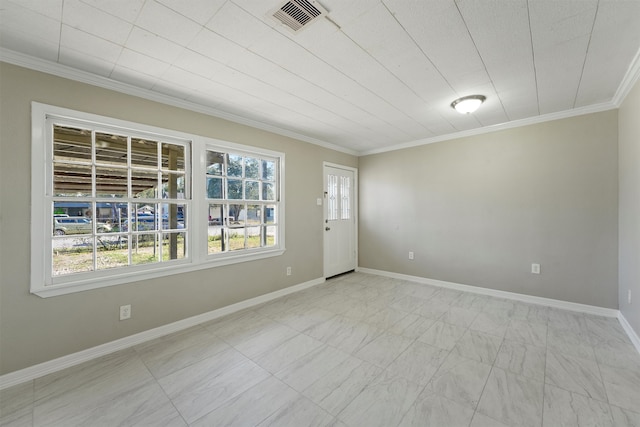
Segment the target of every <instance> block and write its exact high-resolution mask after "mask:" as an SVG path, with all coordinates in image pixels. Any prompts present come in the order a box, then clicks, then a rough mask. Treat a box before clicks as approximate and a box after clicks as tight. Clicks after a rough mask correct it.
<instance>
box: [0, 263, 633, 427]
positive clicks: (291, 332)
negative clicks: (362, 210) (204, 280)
mask: <svg viewBox="0 0 640 427" xmlns="http://www.w3.org/2000/svg"><path fill="white" fill-rule="evenodd" d="M0 399H1V406H0V411H1V412H0V425H2V426H6V425H10V426H65V427H67V426H122V425H127V426H129V425H136V426H187V425H188V426H261V427H262V426H294V427H303V426H335V427H338V426H342V427H344V426H351V427H361V426H366V427H373V426H384V427H390V426H439V427H441V426H465V427H489V426H491V427H500V426H524V427H527V426H531V427H534V426H616V427H623V426H625V427H627V426H635V427H638V426H640V354H638V352H637V351H636V350H635V349H634V347H633V346H632V344H631V342H630V341H629V339H628V337H627V336H626V335H625V333H624V331H623V330H622V328H621V326H620V324H619V323H618V321H617V320H615V319H611V318H604V317H597V316H591V315H584V314H579V313H574V312H569V311H563V310H557V309H551V308H546V307H542V306H536V305H528V304H524V303H519V302H514V301H510V300H504V299H498V298H492V297H486V296H481V295H475V294H471V293H464V292H458V291H453V290H449V289H441V288H436V287H430V286H426V285H422V284H416V283H412V282H406V281H400V280H395V279H389V278H384V277H378V276H372V275H366V274H362V273H352V274H350V275H346V276H343V277H339V278H336V279H332V280H330V281H328V282H327V283H325V284H323V285H320V286H316V287H314V288H312V289H308V290H306V291H303V292H299V293H296V294H293V295H290V296H287V297H284V298H281V299H278V300H275V301H272V302H269V303H266V304H263V305H261V306H257V307H254V308H252V309H248V310H245V311H242V312H239V313H235V314H233V315H230V316H227V317H224V318H221V319H217V320H216V321H212V322H209V323H206V324H202V325H199V326H196V327H193V328H191V329H189V330H186V331H182V332H180V333H176V334H173V335H169V336H166V337H163V338H160V339H157V340H154V341H151V342H148V343H145V344H141V345H139V346H137V347H135V348H131V349H127V350H124V351H120V352H118V353H115V354H112V355H109V356H105V357H102V358H100V359H98V360H94V361H91V362H87V363H84V364H82V365H79V366H76V367H73V368H69V369H66V370H64V371H61V372H58V373H54V374H51V375H47V376H45V377H43V378H39V379H37V380H35V381H31V382H29V383H26V384H22V385H18V386H15V387H12V388H9V389H6V390H3V391H2V392H0Z"/></svg>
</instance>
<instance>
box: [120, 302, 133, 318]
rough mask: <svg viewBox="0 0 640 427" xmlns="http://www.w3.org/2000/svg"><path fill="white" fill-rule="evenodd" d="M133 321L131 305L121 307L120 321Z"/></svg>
mask: <svg viewBox="0 0 640 427" xmlns="http://www.w3.org/2000/svg"><path fill="white" fill-rule="evenodd" d="M127 319H131V304H127V305H121V306H120V320H127Z"/></svg>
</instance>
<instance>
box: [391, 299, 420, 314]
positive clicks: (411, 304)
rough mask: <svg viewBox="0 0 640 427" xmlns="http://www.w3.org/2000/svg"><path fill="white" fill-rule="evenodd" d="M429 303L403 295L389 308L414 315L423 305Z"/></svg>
mask: <svg viewBox="0 0 640 427" xmlns="http://www.w3.org/2000/svg"><path fill="white" fill-rule="evenodd" d="M425 302H427V300H425V299H422V298H417V297H414V296H409V295H401V296H399V297H398V298H396V299H395V300H394V301H393V302H392V303H391V305H390V306H389V307H391V308H393V309H396V310H401V311H405V312H407V313H413V312H415V311H417V310H418V309H419V308H420V307H422V305H423V304H424V303H425Z"/></svg>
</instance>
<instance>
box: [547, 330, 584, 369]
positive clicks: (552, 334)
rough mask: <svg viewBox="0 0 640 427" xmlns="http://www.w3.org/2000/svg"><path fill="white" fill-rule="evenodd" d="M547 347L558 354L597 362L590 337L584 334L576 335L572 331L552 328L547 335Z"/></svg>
mask: <svg viewBox="0 0 640 427" xmlns="http://www.w3.org/2000/svg"><path fill="white" fill-rule="evenodd" d="M547 346H548V347H549V349H550V350H553V351H555V352H557V353H562V354H566V355H569V356H575V357H580V358H582V359H589V360H593V361H595V360H596V355H595V353H594V352H593V347H592V346H591V343H590V341H589V336H588V335H587V334H586V333H584V332H582V333H575V332H572V331H570V330H562V329H555V328H553V327H550V328H549V330H548V333H547Z"/></svg>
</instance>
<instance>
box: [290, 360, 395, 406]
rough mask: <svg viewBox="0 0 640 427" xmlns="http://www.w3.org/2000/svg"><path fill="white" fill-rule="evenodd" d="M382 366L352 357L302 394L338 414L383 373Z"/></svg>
mask: <svg viewBox="0 0 640 427" xmlns="http://www.w3.org/2000/svg"><path fill="white" fill-rule="evenodd" d="M382 371H383V370H382V368H379V367H378V366H375V365H373V364H371V363H369V362H363V361H361V360H359V359H356V358H355V357H350V358H348V359H347V360H345V361H344V362H342V363H341V364H340V365H338V366H336V367H335V368H334V369H332V370H331V371H330V372H328V373H327V374H325V375H324V376H322V377H321V378H319V379H318V380H317V381H316V382H314V383H313V384H311V385H310V386H309V387H307V388H306V389H305V390H304V391H303V392H302V394H303V395H305V396H306V397H308V398H309V399H311V400H312V401H313V402H315V403H316V404H317V405H318V406H320V407H321V408H323V409H324V410H326V411H327V412H329V413H330V414H332V415H334V416H337V415H338V414H339V413H340V412H341V411H342V410H343V409H344V408H345V407H346V406H347V405H348V404H349V403H351V401H352V400H353V399H354V398H355V397H356V396H357V395H358V394H360V392H361V391H362V390H363V389H364V388H365V387H366V386H367V385H369V384H370V383H371V382H372V381H373V380H374V379H375V378H377V377H378V376H379V375H380V374H381V373H382Z"/></svg>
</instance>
